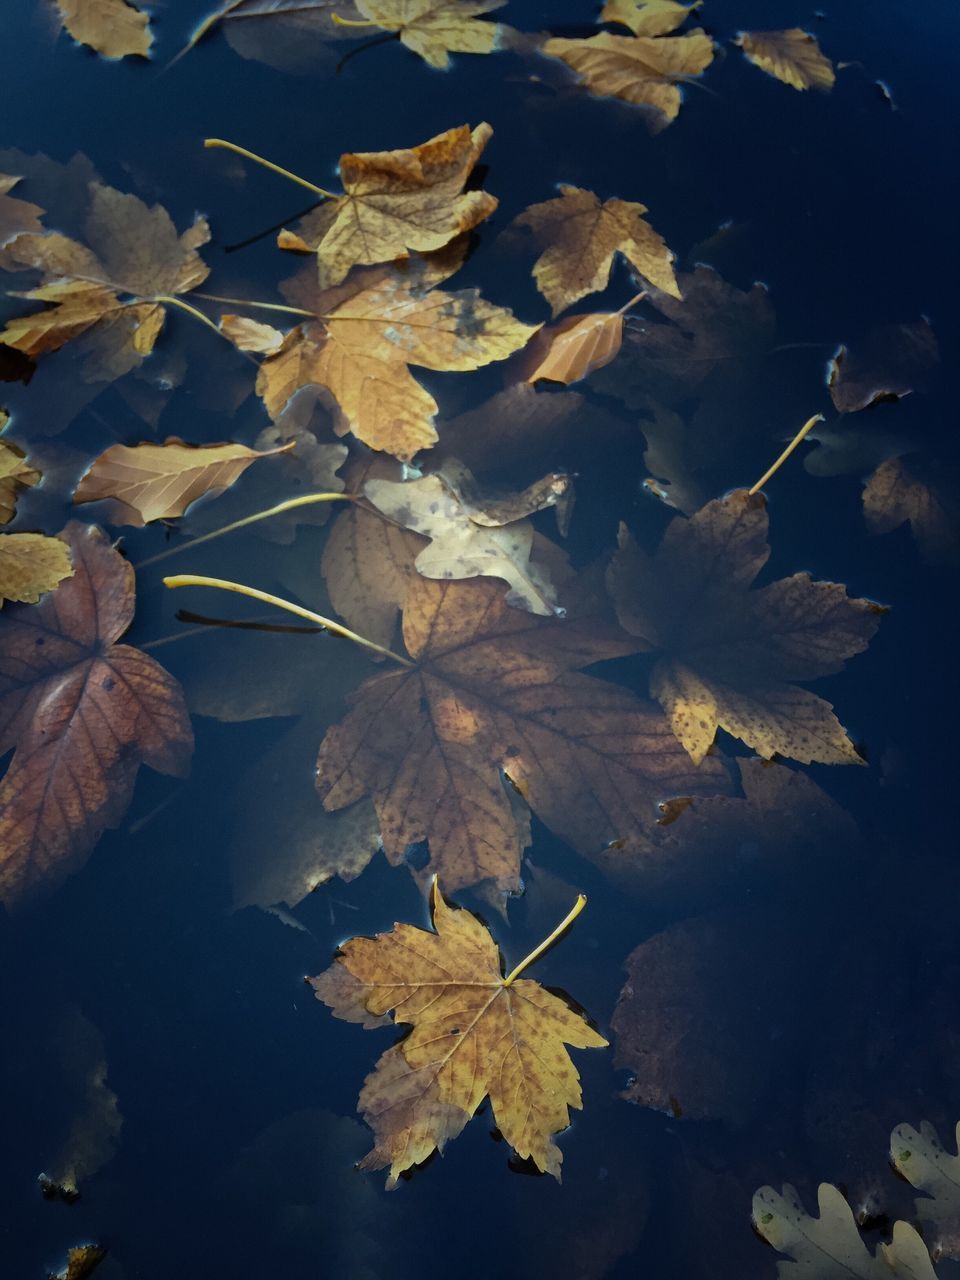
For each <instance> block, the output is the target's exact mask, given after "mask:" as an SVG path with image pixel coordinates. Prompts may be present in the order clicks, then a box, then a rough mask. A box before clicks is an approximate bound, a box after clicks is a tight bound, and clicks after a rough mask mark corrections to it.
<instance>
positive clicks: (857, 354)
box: [827, 316, 940, 413]
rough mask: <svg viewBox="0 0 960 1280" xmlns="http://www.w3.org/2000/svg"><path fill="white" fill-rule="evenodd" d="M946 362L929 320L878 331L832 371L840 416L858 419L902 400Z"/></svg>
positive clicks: (843, 352)
mask: <svg viewBox="0 0 960 1280" xmlns="http://www.w3.org/2000/svg"><path fill="white" fill-rule="evenodd" d="M939 359H940V349H939V347H938V345H937V339H936V335H935V334H934V332H933V328H932V327H931V325H930V322H929V320H927V319H926V317H923V316H921V318H920V319H919V320H914V321H912V322H911V323H909V324H888V325H883V326H881V327H880V328H879V329H874V330H873V331H872V332H871V333H868V334H867V335H866V337H865V338H864V339H863V340H862V341H861V342H859V343H857V344H856V345H855V346H854V347H853V348H852V349H851V350H848V349H847V348H846V347H845V346H842V347H840V348H839V350H838V351H837V353H836V355H835V356H833V358H832V359H831V361H830V363H829V365H828V366H827V385H828V386H829V388H830V398H831V400H832V401H833V403H834V404H835V405H836V407H837V409H838V410H839V411H840V413H856V412H857V411H858V410H860V409H869V408H870V406H871V405H874V404H878V403H880V402H881V401H883V400H901V399H902V398H903V397H904V396H908V395H909V394H910V392H911V391H914V390H916V388H917V387H918V386H922V385H923V383H924V381H925V379H926V375H927V374H928V373H929V372H930V370H931V369H932V368H933V367H934V366H935V365H936V364H937V362H938V360H939Z"/></svg>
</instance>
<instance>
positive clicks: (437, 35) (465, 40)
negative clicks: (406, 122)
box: [357, 0, 506, 71]
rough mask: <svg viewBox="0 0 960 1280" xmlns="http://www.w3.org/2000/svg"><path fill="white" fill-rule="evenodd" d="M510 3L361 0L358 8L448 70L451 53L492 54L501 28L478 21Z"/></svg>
mask: <svg viewBox="0 0 960 1280" xmlns="http://www.w3.org/2000/svg"><path fill="white" fill-rule="evenodd" d="M504 4H506V0H357V8H358V10H359V11H360V12H361V13H362V14H363V16H364V17H365V18H369V19H370V20H371V22H374V23H375V24H376V25H377V26H378V27H383V29H384V30H385V31H397V32H399V34H400V40H401V42H402V43H403V44H405V45H406V46H407V48H408V49H412V50H413V52H414V53H418V54H419V55H420V57H421V58H423V60H424V62H426V63H429V65H430V66H431V67H437V68H438V69H439V70H441V71H445V70H446V68H447V67H449V65H450V54H451V53H492V52H493V51H494V49H496V47H497V38H498V36H499V30H500V29H499V27H498V25H497V24H496V23H495V22H474V18H476V17H477V16H478V15H480V14H482V13H490V12H491V11H492V10H493V9H499V8H501V7H502V6H503V5H504Z"/></svg>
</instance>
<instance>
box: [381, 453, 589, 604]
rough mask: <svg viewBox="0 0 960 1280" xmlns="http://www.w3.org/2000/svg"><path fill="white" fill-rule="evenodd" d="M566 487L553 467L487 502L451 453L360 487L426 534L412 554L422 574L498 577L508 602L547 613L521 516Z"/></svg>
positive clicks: (553, 598)
mask: <svg viewBox="0 0 960 1280" xmlns="http://www.w3.org/2000/svg"><path fill="white" fill-rule="evenodd" d="M569 487H570V477H569V476H565V475H558V474H552V475H549V476H545V477H544V478H543V479H542V480H540V481H537V482H536V484H534V485H531V486H530V487H529V488H528V489H526V490H525V491H524V492H523V493H521V494H518V495H516V496H515V497H513V498H512V499H511V501H510V502H509V503H508V504H507V503H501V504H500V506H499V509H491V507H490V505H489V504H488V503H486V502H485V501H484V499H483V498H482V497H481V496H480V495H478V494H477V493H476V491H475V482H474V479H473V476H472V475H471V474H470V472H469V471H468V470H467V468H466V467H464V466H463V464H462V463H460V462H458V461H457V460H456V459H455V458H449V459H448V460H447V461H446V462H445V463H444V465H443V468H442V470H440V471H438V472H436V473H435V474H434V475H429V476H424V477H422V479H419V480H409V481H406V482H405V483H395V482H393V481H390V480H368V481H367V483H366V484H365V485H364V490H363V491H364V494H365V495H366V497H367V499H368V500H369V501H370V502H371V503H372V504H373V505H374V506H375V507H376V508H377V510H378V511H382V512H383V513H384V515H386V516H388V517H389V518H390V519H391V520H395V521H396V522H397V523H398V524H401V525H403V526H404V527H405V528H407V529H411V530H413V532H414V533H419V534H422V535H423V537H425V538H429V539H430V543H429V545H428V546H426V547H424V548H423V550H422V551H420V552H419V554H418V555H417V557H416V560H415V561H414V565H415V566H416V570H417V572H418V573H421V574H423V576H424V577H425V578H454V579H463V578H474V577H479V576H483V577H488V578H502V579H503V580H504V581H505V582H508V583H509V584H510V588H511V589H510V592H509V594H508V595H507V603H508V604H512V605H515V606H517V607H519V608H521V609H528V610H529V611H530V612H531V613H538V614H541V615H543V616H545V617H550V616H551V615H553V614H555V613H556V612H557V594H556V590H555V588H554V585H553V583H552V582H551V580H550V576H549V571H548V570H545V568H544V566H543V565H542V564H540V563H537V562H531V554H532V552H533V537H534V534H533V525H531V524H530V522H529V521H528V520H526V519H525V517H526V516H529V515H532V514H533V513H534V512H535V511H542V510H544V509H545V508H546V507H552V506H556V504H557V502H558V501H559V500H560V499H561V498H562V497H563V495H564V494H565V493H566V492H567V490H568V488H569Z"/></svg>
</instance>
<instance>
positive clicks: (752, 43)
mask: <svg viewBox="0 0 960 1280" xmlns="http://www.w3.org/2000/svg"><path fill="white" fill-rule="evenodd" d="M734 43H735V44H738V45H739V46H740V48H741V49H742V50H743V52H744V54H745V56H746V57H747V58H748V59H749V60H750V61H751V62H752V63H753V64H754V66H757V67H759V68H760V70H761V71H765V72H766V73H767V75H768V76H773V77H774V78H775V79H776V80H782V81H783V83H784V84H788V85H790V86H791V87H792V88H794V89H800V90H803V89H822V90H824V91H825V92H829V91H830V90H831V89H832V88H833V85H834V81H835V80H836V76H835V75H834V72H833V63H832V62H831V61H830V59H829V58H827V57H826V56H825V55H824V54H823V53H821V52H820V46H819V45H818V44H817V41H816V37H815V36H812V35H811V34H810V32H809V31H804V30H803V29H802V28H800V27H789V28H787V30H786V31H741V32H740V34H739V35H738V36H737V38H736V40H735V42H734Z"/></svg>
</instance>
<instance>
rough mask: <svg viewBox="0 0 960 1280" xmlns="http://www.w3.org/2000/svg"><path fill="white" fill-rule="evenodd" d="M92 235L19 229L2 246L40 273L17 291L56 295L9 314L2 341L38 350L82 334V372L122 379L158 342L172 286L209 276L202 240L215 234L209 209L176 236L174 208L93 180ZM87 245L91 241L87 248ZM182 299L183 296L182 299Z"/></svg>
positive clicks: (88, 229)
mask: <svg viewBox="0 0 960 1280" xmlns="http://www.w3.org/2000/svg"><path fill="white" fill-rule="evenodd" d="M85 237H86V241H87V244H86V245H84V244H80V243H79V242H78V241H76V240H71V239H70V238H69V237H67V236H64V235H61V234H59V233H57V232H51V233H49V234H47V235H42V236H30V235H26V236H19V237H18V238H17V239H16V240H15V241H13V243H12V244H10V245H8V246H7V249H6V250H5V255H6V256H5V258H4V264H5V265H6V263H7V259H11V260H12V261H13V262H14V263H15V264H16V265H17V266H19V267H31V268H34V269H36V270H39V271H42V272H43V273H44V278H43V281H42V283H41V284H40V285H39V286H38V287H37V288H35V289H31V290H29V291H28V292H27V293H22V294H20V295H18V296H20V297H23V298H26V299H28V300H30V301H33V302H44V303H48V304H50V305H49V306H48V307H47V308H46V309H45V310H43V311H36V312H33V313H32V314H31V315H26V316H19V317H17V318H15V319H13V320H10V321H9V322H8V323H7V327H6V328H5V329H4V330H3V332H2V333H0V342H4V343H6V344H7V346H10V347H15V348H16V349H17V350H18V351H22V352H24V354H25V355H28V356H31V357H36V356H38V355H41V354H42V353H44V352H47V351H56V350H57V349H58V348H60V347H62V346H63V345H64V343H67V342H71V341H73V340H75V339H77V338H80V337H81V336H82V335H83V336H84V346H83V361H84V377H85V378H86V379H87V380H88V381H90V382H96V381H105V380H109V379H111V378H117V377H119V376H120V375H121V374H124V373H126V372H128V371H129V370H130V369H132V368H134V367H135V366H136V365H138V364H139V363H140V361H141V360H143V359H144V357H146V356H148V355H149V354H150V352H151V351H152V350H153V347H154V344H155V343H156V340H157V338H158V336H159V334H160V330H161V329H162V328H163V323H164V319H165V317H166V307H167V306H169V305H177V304H178V299H177V298H176V297H173V296H172V295H176V294H180V293H187V292H189V290H191V289H195V288H196V287H197V285H199V284H201V283H202V282H203V281H204V280H205V279H206V277H207V274H208V268H207V267H206V266H205V265H204V263H203V261H202V260H201V258H200V256H199V254H198V253H197V249H198V248H199V246H200V245H202V244H205V243H206V242H207V241H208V240H209V238H210V229H209V227H208V226H207V222H206V219H205V218H197V220H196V221H195V222H194V223H193V225H192V226H191V227H190V228H189V229H188V230H187V231H185V232H184V233H183V234H182V235H180V236H178V235H177V232H176V229H175V227H174V225H173V222H172V221H171V219H170V215H169V214H168V213H167V211H166V210H165V209H163V208H162V207H161V206H160V205H155V206H154V207H153V208H152V209H151V208H149V207H148V206H147V205H145V204H144V203H143V202H142V201H141V200H138V199H137V197H136V196H133V195H128V194H125V193H124V192H121V191H116V190H114V188H113V187H107V186H104V185H103V184H102V183H99V182H91V183H90V185H89V210H88V213H87V217H86V224H85ZM88 246H89V247H88ZM180 305H186V304H180Z"/></svg>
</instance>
